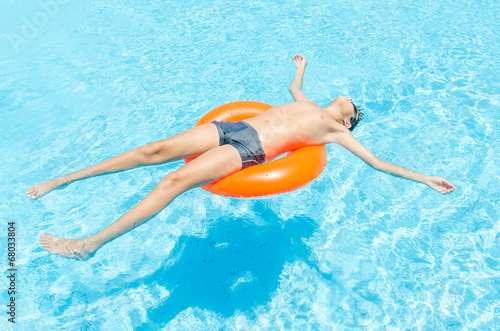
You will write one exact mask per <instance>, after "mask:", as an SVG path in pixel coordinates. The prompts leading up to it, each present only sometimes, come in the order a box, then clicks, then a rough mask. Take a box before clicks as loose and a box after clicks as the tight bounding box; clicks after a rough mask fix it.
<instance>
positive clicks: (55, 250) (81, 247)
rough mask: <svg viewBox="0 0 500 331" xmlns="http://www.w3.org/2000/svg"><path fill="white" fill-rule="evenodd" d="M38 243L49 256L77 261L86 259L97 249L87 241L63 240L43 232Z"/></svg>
mask: <svg viewBox="0 0 500 331" xmlns="http://www.w3.org/2000/svg"><path fill="white" fill-rule="evenodd" d="M38 242H39V243H40V244H41V245H42V247H43V248H44V249H45V250H47V251H48V252H49V253H51V254H56V255H60V256H63V257H67V258H72V259H77V260H86V259H88V258H89V257H91V255H93V253H94V252H95V251H96V250H97V248H98V247H95V246H94V245H91V244H90V243H89V241H88V240H87V239H65V238H59V237H55V236H53V235H51V234H48V233H44V232H42V235H41V236H40V239H39V240H38Z"/></svg>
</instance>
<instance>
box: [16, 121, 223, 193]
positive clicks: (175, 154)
mask: <svg viewBox="0 0 500 331" xmlns="http://www.w3.org/2000/svg"><path fill="white" fill-rule="evenodd" d="M217 146H219V133H218V131H217V128H216V127H215V125H214V124H212V123H209V124H204V125H200V126H196V127H194V128H191V129H189V130H186V131H184V132H181V133H179V134H178V135H175V136H173V137H170V138H167V139H163V140H160V141H156V142H153V143H150V144H147V145H144V146H141V147H138V148H135V149H133V150H131V151H128V152H125V153H122V154H119V155H117V156H114V157H112V158H110V159H107V160H105V161H103V162H100V163H97V164H95V165H93V166H90V167H88V168H85V169H82V170H79V171H76V172H73V173H70V174H67V175H64V176H61V177H58V178H54V179H51V180H48V181H45V182H41V183H38V184H35V185H33V186H30V187H29V188H28V191H27V192H26V194H27V196H28V197H30V198H32V199H37V198H39V197H41V196H42V195H44V194H46V193H48V192H49V191H51V190H53V189H55V188H58V187H59V186H61V185H64V184H69V183H71V182H74V181H75V180H79V179H83V178H89V177H93V176H97V175H103V174H107V173H111V172H117V171H122V170H127V169H130V168H135V167H138V166H143V165H153V164H160V163H165V162H168V161H174V160H179V159H184V158H186V157H190V156H195V155H199V154H202V153H204V152H206V151H208V150H210V149H212V148H215V147H217Z"/></svg>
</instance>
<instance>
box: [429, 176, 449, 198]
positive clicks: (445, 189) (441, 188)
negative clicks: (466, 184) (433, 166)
mask: <svg viewBox="0 0 500 331" xmlns="http://www.w3.org/2000/svg"><path fill="white" fill-rule="evenodd" d="M425 183H426V184H427V185H429V187H430V188H433V189H434V190H436V191H438V192H439V193H443V194H447V193H450V192H453V191H455V190H456V187H455V186H453V185H452V184H451V183H450V182H449V181H447V180H446V179H444V178H441V177H428V178H427V180H426V181H425Z"/></svg>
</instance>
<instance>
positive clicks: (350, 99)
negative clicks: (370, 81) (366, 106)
mask: <svg viewBox="0 0 500 331" xmlns="http://www.w3.org/2000/svg"><path fill="white" fill-rule="evenodd" d="M344 98H346V99H347V100H348V101H349V102H352V98H349V97H344Z"/></svg>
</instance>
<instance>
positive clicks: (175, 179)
mask: <svg viewBox="0 0 500 331" xmlns="http://www.w3.org/2000/svg"><path fill="white" fill-rule="evenodd" d="M185 179H186V177H185V176H184V175H183V174H182V173H181V172H179V171H174V172H171V173H169V174H168V175H166V176H165V177H163V178H162V180H161V181H160V183H159V184H158V185H159V186H160V188H161V189H165V190H171V189H172V188H173V187H179V186H182V185H183V183H185V182H186V180H185Z"/></svg>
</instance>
